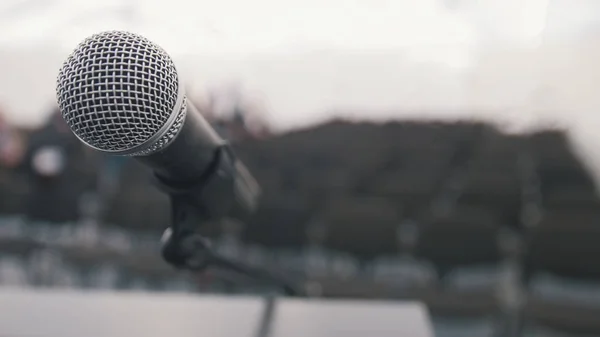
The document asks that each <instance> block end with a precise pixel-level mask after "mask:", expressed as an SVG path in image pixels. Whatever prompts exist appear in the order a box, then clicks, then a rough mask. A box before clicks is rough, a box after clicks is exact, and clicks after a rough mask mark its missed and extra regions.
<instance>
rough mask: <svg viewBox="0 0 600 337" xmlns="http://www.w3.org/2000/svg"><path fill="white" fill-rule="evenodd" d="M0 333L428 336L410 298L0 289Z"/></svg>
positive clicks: (57, 336)
mask: <svg viewBox="0 0 600 337" xmlns="http://www.w3.org/2000/svg"><path fill="white" fill-rule="evenodd" d="M0 336H6V337H13V336H15V337H20V336H31V337H33V336H35V337H82V336H85V337H137V336H144V337H165V336H177V337H198V336H206V337H245V336H248V337H306V336H311V337H392V336H393V337H398V336H410V337H433V332H432V328H431V324H430V321H429V318H428V314H427V311H426V309H425V307H424V306H423V305H421V304H419V303H415V302H391V301H390V302H387V301H386V302H382V301H351V300H320V299H306V300H300V299H287V298H276V299H275V300H273V301H269V300H267V299H264V298H261V297H243V296H216V295H193V294H165V293H132V292H91V291H89V292H85V291H71V290H69V291H67V290H57V289H44V290H40V289H22V288H0Z"/></svg>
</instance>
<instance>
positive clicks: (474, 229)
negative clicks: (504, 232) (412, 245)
mask: <svg viewBox="0 0 600 337" xmlns="http://www.w3.org/2000/svg"><path fill="white" fill-rule="evenodd" d="M500 225H501V223H499V222H498V221H497V220H496V219H495V217H494V214H490V213H488V212H487V211H486V210H485V209H477V208H470V207H457V208H455V209H454V210H453V211H452V213H451V214H449V215H448V216H446V217H443V218H437V219H432V220H431V221H429V222H427V223H424V224H423V226H422V227H421V228H420V235H419V242H418V244H417V247H416V256H417V257H419V258H423V259H425V260H427V261H430V262H431V263H433V264H434V265H435V267H436V269H437V270H438V273H439V274H440V277H442V278H443V277H444V276H445V275H446V274H447V273H448V272H449V271H450V270H453V269H456V268H459V267H464V266H477V265H493V264H496V263H498V262H499V261H500V259H501V254H500V251H499V248H498V238H497V234H498V230H499V228H500Z"/></svg>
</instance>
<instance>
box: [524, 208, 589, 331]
mask: <svg viewBox="0 0 600 337" xmlns="http://www.w3.org/2000/svg"><path fill="white" fill-rule="evenodd" d="M599 222H600V210H598V209H593V208H591V209H584V208H581V209H573V208H572V207H569V208H566V209H562V210H561V209H557V208H555V209H552V210H546V211H545V214H544V218H543V219H542V221H541V222H540V223H539V225H538V226H536V227H534V228H532V229H530V231H529V233H528V236H529V238H528V240H529V252H528V255H527V259H526V267H527V269H526V270H527V280H528V289H529V299H528V303H527V306H526V311H525V319H526V323H527V324H530V325H541V326H546V327H549V328H554V329H559V330H566V331H571V332H578V333H589V334H600V322H599V321H598V316H599V315H600V297H599V296H598V291H599V290H600V267H599V266H600V265H598V264H597V263H596V260H595V257H597V256H600V245H598V242H600V227H598V223H599Z"/></svg>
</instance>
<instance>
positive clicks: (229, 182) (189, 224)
mask: <svg viewBox="0 0 600 337" xmlns="http://www.w3.org/2000/svg"><path fill="white" fill-rule="evenodd" d="M234 158H235V157H234V156H233V154H232V152H231V150H230V148H229V147H228V146H227V145H225V146H223V147H222V148H220V149H219V151H218V152H217V154H216V160H215V163H214V164H213V165H212V167H211V168H209V169H208V172H207V174H205V176H204V177H203V178H202V179H200V181H199V182H198V183H195V184H194V183H192V184H185V186H176V185H175V184H173V183H169V182H166V181H164V180H163V179H161V178H160V177H158V176H155V182H156V183H157V184H158V187H159V188H160V189H161V190H163V191H164V192H166V193H167V194H168V195H169V196H170V201H171V226H170V227H169V228H167V229H166V230H165V232H164V234H163V236H162V238H161V245H162V247H161V251H162V257H163V259H164V260H165V261H166V262H167V263H169V264H171V265H172V266H174V267H176V268H178V269H187V270H191V271H197V272H202V271H204V270H206V268H208V267H217V268H222V269H225V270H231V271H234V272H237V273H239V274H242V275H246V276H248V277H251V278H254V279H257V280H260V281H263V282H267V283H271V284H273V285H277V286H279V287H281V288H282V289H283V291H284V293H285V294H286V295H288V296H301V291H300V290H299V289H298V288H297V287H296V286H295V285H293V284H292V283H291V282H289V281H287V280H286V279H285V278H283V277H282V276H280V275H276V274H275V273H274V272H272V271H269V270H267V269H266V268H260V267H253V266H250V265H247V264H244V263H240V262H237V261H235V260H233V259H230V258H227V257H225V256H222V255H220V254H218V253H216V252H215V251H214V250H213V249H212V247H211V244H210V241H209V240H208V239H206V238H205V237H204V236H202V235H201V234H200V233H198V230H197V229H198V227H199V225H201V224H203V223H206V222H208V221H211V220H214V219H219V218H221V217H223V216H224V215H225V214H226V213H227V212H226V210H227V208H228V207H231V205H232V201H231V199H233V198H232V195H231V193H229V192H231V191H236V188H240V187H238V186H239V181H237V180H236V179H240V178H239V177H238V172H237V170H236V161H235V159H234ZM242 179H243V177H242ZM242 183H243V182H242ZM236 192H237V191H236ZM243 192H244V191H241V193H243ZM234 194H235V192H234Z"/></svg>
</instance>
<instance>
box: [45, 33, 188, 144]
mask: <svg viewBox="0 0 600 337" xmlns="http://www.w3.org/2000/svg"><path fill="white" fill-rule="evenodd" d="M182 89H183V88H182V87H181V84H180V82H179V77H178V74H177V70H176V69H175V64H174V63H173V60H172V59H171V58H170V57H169V55H168V54H167V53H166V52H165V51H164V50H163V49H162V48H160V47H159V46H157V45H156V44H154V43H152V42H151V41H149V40H148V39H146V38H144V37H141V36H139V35H136V34H132V33H128V32H121V31H109V32H103V33H99V34H95V35H92V36H90V37H88V38H87V39H85V40H84V41H83V42H81V43H80V44H79V45H78V46H77V48H75V50H74V51H73V52H72V53H71V55H69V57H68V58H67V60H66V61H65V62H64V64H63V66H62V68H61V69H60V72H59V74H58V78H57V88H56V95H57V100H58V105H59V108H60V111H61V113H62V116H63V118H64V119H65V121H66V122H67V124H68V125H69V127H70V128H71V130H72V131H73V133H74V134H75V135H76V136H77V137H78V138H79V139H81V141H83V142H84V143H86V144H87V145H89V146H90V147H92V148H95V149H97V150H99V151H103V152H110V153H113V154H122V155H145V154H150V153H152V152H155V151H157V150H159V149H160V148H162V147H164V146H165V145H167V144H168V143H169V141H170V140H172V139H173V138H174V137H175V135H176V134H177V132H178V130H179V128H180V127H181V125H182V124H183V119H184V118H185V113H186V110H187V109H186V102H185V100H186V99H185V95H184V94H183V90H182Z"/></svg>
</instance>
